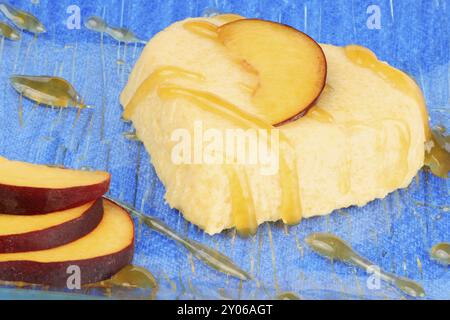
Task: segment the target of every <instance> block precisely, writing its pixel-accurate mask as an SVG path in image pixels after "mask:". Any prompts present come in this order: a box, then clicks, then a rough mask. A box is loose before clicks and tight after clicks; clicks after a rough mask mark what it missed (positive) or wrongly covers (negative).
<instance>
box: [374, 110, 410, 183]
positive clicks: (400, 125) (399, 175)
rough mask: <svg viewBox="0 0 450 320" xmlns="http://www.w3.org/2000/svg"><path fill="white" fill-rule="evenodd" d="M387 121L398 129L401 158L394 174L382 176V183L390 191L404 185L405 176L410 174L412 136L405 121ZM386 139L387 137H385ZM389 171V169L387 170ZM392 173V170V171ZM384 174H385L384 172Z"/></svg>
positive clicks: (398, 159)
mask: <svg viewBox="0 0 450 320" xmlns="http://www.w3.org/2000/svg"><path fill="white" fill-rule="evenodd" d="M385 121H392V122H393V123H394V125H395V127H396V128H397V133H398V135H399V144H398V145H399V148H400V150H399V156H398V158H397V161H396V162H397V164H396V166H395V167H396V170H395V172H392V174H390V175H380V178H381V181H382V182H383V184H384V185H385V186H386V187H387V188H390V189H396V188H397V187H398V186H399V185H401V184H402V182H403V180H404V179H405V176H406V175H407V174H408V170H409V165H408V162H409V161H408V154H409V148H410V145H411V134H410V131H409V126H408V125H407V124H406V123H404V121H401V120H396V119H392V120H391V119H389V120H385ZM384 138H386V137H384ZM386 169H387V168H386ZM391 171H392V170H391ZM383 172H385V171H384V170H383Z"/></svg>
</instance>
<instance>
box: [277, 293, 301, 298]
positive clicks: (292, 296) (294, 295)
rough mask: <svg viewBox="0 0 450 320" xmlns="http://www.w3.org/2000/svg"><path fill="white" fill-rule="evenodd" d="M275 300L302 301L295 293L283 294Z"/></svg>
mask: <svg viewBox="0 0 450 320" xmlns="http://www.w3.org/2000/svg"><path fill="white" fill-rule="evenodd" d="M275 300H301V298H300V297H299V296H298V295H296V294H295V293H294V292H282V293H280V294H278V295H276V296H275Z"/></svg>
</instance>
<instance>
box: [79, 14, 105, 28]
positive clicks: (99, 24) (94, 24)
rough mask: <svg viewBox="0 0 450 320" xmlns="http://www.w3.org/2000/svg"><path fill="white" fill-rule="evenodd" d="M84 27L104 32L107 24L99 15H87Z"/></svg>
mask: <svg viewBox="0 0 450 320" xmlns="http://www.w3.org/2000/svg"><path fill="white" fill-rule="evenodd" d="M84 25H85V26H86V28H88V29H89V30H92V31H96V32H105V30H106V28H107V25H106V22H105V21H104V20H103V19H102V18H100V17H96V16H93V17H89V18H88V19H87V20H86V22H85V23H84Z"/></svg>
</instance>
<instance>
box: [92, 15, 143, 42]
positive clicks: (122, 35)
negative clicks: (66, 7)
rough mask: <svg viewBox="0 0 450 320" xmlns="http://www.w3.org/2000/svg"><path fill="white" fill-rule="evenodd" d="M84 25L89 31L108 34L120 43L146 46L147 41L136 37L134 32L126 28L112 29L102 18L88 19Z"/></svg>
mask: <svg viewBox="0 0 450 320" xmlns="http://www.w3.org/2000/svg"><path fill="white" fill-rule="evenodd" d="M84 25H85V26H86V28H88V29H89V30H92V31H96V32H101V33H106V34H108V35H109V36H110V37H112V38H113V39H115V40H117V41H120V42H125V43H142V44H146V41H144V40H141V39H139V38H138V37H136V35H135V34H134V33H133V32H132V31H130V30H128V29H126V28H119V27H111V26H109V25H108V24H107V23H106V22H105V21H104V20H103V19H102V18H100V17H97V16H93V17H90V18H88V19H87V20H86V22H85V24H84Z"/></svg>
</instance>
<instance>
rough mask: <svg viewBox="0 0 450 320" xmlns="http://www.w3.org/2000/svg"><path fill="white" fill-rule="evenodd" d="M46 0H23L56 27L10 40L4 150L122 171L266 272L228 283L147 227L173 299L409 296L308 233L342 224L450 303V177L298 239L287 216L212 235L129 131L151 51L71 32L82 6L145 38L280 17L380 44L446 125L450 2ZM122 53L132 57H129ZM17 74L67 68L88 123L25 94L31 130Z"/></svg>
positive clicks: (315, 30) (155, 204) (1, 129)
mask: <svg viewBox="0 0 450 320" xmlns="http://www.w3.org/2000/svg"><path fill="white" fill-rule="evenodd" d="M34 2H39V3H38V4H33V3H32V1H30V0H17V1H11V3H12V4H13V5H15V6H17V7H20V8H22V9H25V10H27V11H30V12H32V13H33V14H35V15H36V16H38V17H39V18H40V19H41V20H42V22H43V23H44V24H45V25H46V27H47V29H48V33H47V34H45V35H43V36H42V37H40V38H39V39H38V40H37V41H33V36H32V35H29V34H27V35H24V36H23V40H22V41H21V42H18V43H14V42H10V41H5V43H4V48H3V51H2V52H1V57H2V59H1V61H0V108H1V112H0V141H1V143H0V154H1V155H3V156H6V157H9V158H12V159H19V160H26V161H31V162H36V163H49V164H60V165H64V166H67V167H73V168H81V167H92V168H96V169H104V170H108V171H110V172H111V173H112V176H113V178H112V183H111V191H110V194H111V195H112V196H114V197H116V198H117V199H119V200H122V201H125V202H127V203H130V204H134V205H135V206H136V207H137V208H139V209H140V210H141V211H143V212H145V213H147V214H149V215H153V216H156V217H159V218H161V219H162V220H163V221H165V222H167V223H168V224H169V225H171V226H172V227H173V228H175V229H176V230H178V231H179V232H180V233H182V234H186V235H188V236H189V237H191V238H193V239H196V240H198V241H200V242H202V243H205V244H207V245H209V246H212V247H214V248H217V249H218V250H220V251H222V252H223V253H225V254H227V255H229V256H230V257H231V258H232V259H233V260H234V261H235V262H236V263H237V264H238V265H240V266H241V267H242V268H244V269H246V270H248V271H249V272H250V273H251V274H252V275H253V276H254V278H255V280H254V281H250V282H246V283H243V284H241V283H239V281H236V280H234V279H231V278H227V277H226V276H223V275H222V274H219V273H217V272H216V271H213V270H211V269H209V268H207V267H205V266H204V265H203V264H202V263H200V262H198V261H197V260H195V259H194V258H192V257H190V255H189V254H188V253H187V252H186V251H185V250H184V249H182V248H179V247H178V246H177V245H176V244H174V243H173V242H171V241H169V240H168V239H166V238H164V237H163V236H160V235H159V234H156V233H153V232H151V231H149V230H148V229H146V228H142V230H140V232H139V236H138V240H137V242H136V255H135V259H134V263H135V264H138V265H142V266H145V267H147V268H148V269H150V270H151V271H152V272H153V273H154V274H155V276H156V277H157V278H158V279H159V281H160V283H161V287H162V288H161V291H160V294H159V296H158V297H159V298H162V299H164V298H177V297H181V298H221V297H228V298H233V299H238V298H270V297H272V296H274V295H275V293H276V292H277V291H280V292H281V291H293V292H296V293H297V294H299V295H300V296H302V297H304V298H325V299H326V298H393V299H401V298H403V295H402V294H401V293H399V292H398V291H397V290H395V289H393V288H391V287H389V286H387V285H385V284H383V285H382V286H381V288H380V289H378V290H369V289H368V288H367V286H366V279H367V276H366V275H365V273H364V272H362V271H360V270H357V269H355V268H353V267H350V266H346V265H342V264H339V263H335V264H331V263H330V262H329V261H327V260H325V259H322V258H321V257H319V256H317V255H316V254H314V253H313V252H312V251H310V250H309V249H308V248H307V246H306V244H305V242H304V238H305V236H306V235H308V234H309V233H310V232H317V231H330V232H334V233H336V234H338V235H339V236H341V237H342V238H344V239H346V240H348V241H349V242H350V243H351V244H352V245H354V247H355V248H356V249H357V251H359V252H360V253H361V254H363V255H365V256H366V257H368V258H370V259H371V260H372V261H374V262H375V263H377V264H379V265H380V266H382V267H383V268H384V269H386V270H388V271H391V272H394V273H396V274H399V275H403V276H408V277H410V278H413V279H415V280H417V281H418V282H420V283H422V284H423V286H424V287H425V290H426V292H427V297H428V298H445V299H449V298H450V276H449V273H448V268H445V267H443V266H440V265H437V264H436V263H435V262H433V261H431V260H430V258H429V255H428V252H429V249H430V248H431V246H432V245H433V244H435V243H437V242H441V241H450V235H449V226H450V214H449V211H450V203H449V185H448V182H447V181H446V180H443V179H439V178H436V177H434V176H431V175H429V174H428V173H427V172H424V171H422V172H420V174H419V176H418V178H417V179H416V180H415V181H413V182H412V184H411V185H410V187H409V188H408V189H406V190H400V191H398V192H395V193H393V194H391V195H390V196H388V197H387V198H386V199H384V200H382V201H375V202H372V203H370V204H369V205H367V206H365V207H363V208H349V209H345V210H340V211H338V212H335V213H334V214H332V215H331V216H328V217H322V218H313V219H309V220H305V221H303V222H302V223H301V225H299V226H297V227H292V228H289V230H288V232H287V233H286V232H285V229H284V228H283V227H282V226H280V225H279V224H271V225H268V224H265V225H263V226H261V227H260V229H259V232H258V234H257V235H256V236H255V237H253V238H250V239H240V238H239V237H234V236H233V232H225V233H224V234H221V235H218V236H214V237H210V236H208V235H205V234H204V233H203V232H201V231H200V230H198V228H196V227H195V226H193V225H191V224H189V223H186V222H185V220H184V219H183V218H182V217H181V215H180V214H179V213H178V212H177V211H175V210H170V209H169V207H168V206H167V205H166V204H165V203H164V201H163V195H164V188H163V186H162V185H161V183H160V182H159V180H158V179H157V177H156V175H155V172H154V170H153V167H152V166H151V164H150V158H149V155H148V154H147V152H146V151H145V149H144V148H143V147H142V145H141V144H140V143H137V142H132V141H128V140H127V139H125V138H124V137H123V136H122V133H123V132H125V131H129V130H132V128H131V126H130V125H129V124H126V123H123V122H122V121H121V120H120V114H121V106H120V104H119V102H118V95H119V93H120V92H121V89H122V88H123V87H124V85H125V82H126V79H127V77H128V74H129V71H130V69H131V68H132V66H133V64H134V62H135V61H136V59H137V58H138V56H139V53H140V51H141V50H142V47H141V46H139V47H137V48H134V47H133V46H128V47H127V48H126V49H124V47H123V46H119V45H118V43H117V42H116V41H115V40H112V39H111V38H107V37H105V39H104V41H103V45H101V42H100V35H99V34H96V33H94V32H92V31H89V30H87V29H86V28H84V27H82V28H81V29H79V30H78V29H74V30H70V29H68V28H67V26H66V20H67V18H68V17H69V14H68V13H67V11H66V10H67V8H68V7H69V6H70V5H77V6H79V7H80V9H81V16H82V19H84V18H87V17H89V16H91V15H99V16H103V17H104V18H105V19H106V20H107V21H108V23H110V24H112V25H123V26H126V27H129V28H130V29H132V30H134V31H135V32H136V34H137V35H138V36H139V37H141V38H144V39H149V38H151V37H152V36H153V35H154V34H155V33H157V32H158V31H160V30H161V29H162V28H164V27H166V26H168V25H169V24H171V23H172V22H174V21H176V20H180V19H183V18H186V17H190V16H199V15H202V14H204V13H205V11H206V12H211V11H214V10H216V11H220V12H235V13H239V14H242V15H245V16H248V17H260V18H264V19H269V20H275V21H280V22H283V23H286V24H290V25H292V26H294V27H296V28H298V29H300V30H303V31H305V32H307V33H308V34H310V35H311V36H312V37H314V38H315V39H317V40H318V41H320V42H324V43H332V44H336V45H345V44H350V43H358V44H362V45H365V46H368V47H369V48H371V49H372V50H374V51H375V52H376V53H377V54H378V56H379V57H380V58H381V59H383V60H386V61H388V62H389V63H391V64H392V65H394V66H396V67H399V68H401V69H403V70H405V71H406V72H408V73H409V74H411V75H413V76H414V77H415V78H416V79H417V81H418V82H419V84H420V85H421V87H422V88H423V91H424V93H425V97H426V100H427V104H428V107H429V110H430V115H431V121H432V123H433V124H438V123H442V124H446V125H449V124H450V122H449V115H450V106H449V98H450V96H449V90H450V85H449V61H450V59H449V57H450V46H449V42H450V36H449V27H450V25H449V19H450V18H449V17H450V1H447V0H433V1H425V0H424V1H407V0H403V1H402V0H371V1H366V0H353V1H350V0H334V1H332V0H330V1H326V0H323V1H314V0H304V1H300V0H297V1H294V0H284V1H280V0H265V1H256V0H252V1H245V2H243V1H224V0H216V1H193V0H188V1H182V0H180V1H174V0H171V1H153V0H130V1H128V0H127V1H122V0H110V1H100V0H97V1H89V2H88V1H81V0H58V1H56V0H53V1H52V0H41V1H34ZM369 5H378V6H379V8H380V10H381V29H376V30H370V29H368V27H367V25H366V21H367V18H368V17H369V15H368V14H367V12H366V10H367V8H368V6H369ZM0 19H3V17H1V18H0ZM124 50H125V51H124ZM124 52H126V53H124ZM118 57H121V58H122V59H124V60H125V61H126V64H125V65H123V66H120V65H118V64H117V63H116V60H117V58H118ZM14 73H25V74H56V75H61V76H63V77H65V78H66V79H68V80H70V81H71V82H72V83H73V84H74V85H75V87H76V88H77V89H78V90H79V92H80V93H81V95H82V96H83V97H84V98H85V100H86V102H87V103H88V104H90V105H93V106H94V107H93V108H92V109H86V110H83V111H82V112H81V114H80V116H79V118H77V111H76V110H75V109H66V110H60V109H51V108H44V107H37V108H36V107H34V106H33V103H32V102H30V101H27V100H24V102H23V108H22V109H23V123H22V125H21V124H20V121H19V109H20V108H19V107H18V106H19V103H18V95H17V94H16V93H15V92H14V90H13V89H12V88H11V86H10V85H9V83H8V77H9V75H11V74H14ZM270 239H272V240H270ZM5 296H6V297H7V296H8V294H6V295H5V294H4V293H2V292H0V297H5Z"/></svg>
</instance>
